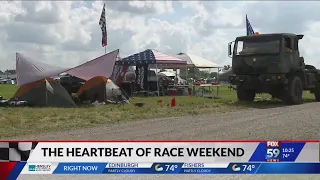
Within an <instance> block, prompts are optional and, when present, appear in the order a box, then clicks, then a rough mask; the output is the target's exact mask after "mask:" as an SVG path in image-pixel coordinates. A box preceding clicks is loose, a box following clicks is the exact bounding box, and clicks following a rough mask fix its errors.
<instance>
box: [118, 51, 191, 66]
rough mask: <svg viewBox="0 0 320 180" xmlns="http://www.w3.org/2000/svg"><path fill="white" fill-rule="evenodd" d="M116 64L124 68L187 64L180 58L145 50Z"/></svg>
mask: <svg viewBox="0 0 320 180" xmlns="http://www.w3.org/2000/svg"><path fill="white" fill-rule="evenodd" d="M117 64H119V65H125V66H135V65H140V64H159V65H166V64H172V65H184V64H187V62H186V60H182V59H180V58H177V57H174V56H170V55H168V54H165V53H162V52H159V51H156V50H153V49H147V50H145V51H142V52H139V53H136V54H133V55H131V56H128V57H126V58H123V59H121V60H119V61H117Z"/></svg>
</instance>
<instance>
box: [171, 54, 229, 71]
mask: <svg viewBox="0 0 320 180" xmlns="http://www.w3.org/2000/svg"><path fill="white" fill-rule="evenodd" d="M175 57H177V58H180V59H183V60H185V61H187V66H188V67H196V68H222V67H223V66H221V65H219V64H216V63H214V62H211V61H209V60H207V59H204V58H202V57H200V56H196V55H193V54H190V53H179V54H177V55H175Z"/></svg>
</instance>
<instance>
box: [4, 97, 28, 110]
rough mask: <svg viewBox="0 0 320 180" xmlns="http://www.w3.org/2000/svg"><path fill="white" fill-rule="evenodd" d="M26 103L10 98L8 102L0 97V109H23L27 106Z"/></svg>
mask: <svg viewBox="0 0 320 180" xmlns="http://www.w3.org/2000/svg"><path fill="white" fill-rule="evenodd" d="M27 105H28V104H27V101H21V100H19V99H14V98H11V99H9V100H7V99H4V98H3V97H2V96H0V107H7V106H14V107H24V106H27Z"/></svg>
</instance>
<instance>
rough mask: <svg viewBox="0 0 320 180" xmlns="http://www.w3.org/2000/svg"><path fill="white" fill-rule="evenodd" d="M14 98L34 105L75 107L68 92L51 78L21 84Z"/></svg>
mask: <svg viewBox="0 0 320 180" xmlns="http://www.w3.org/2000/svg"><path fill="white" fill-rule="evenodd" d="M13 98H18V99H21V100H24V101H27V103H28V105H33V106H52V107H75V106H76V104H75V103H74V101H73V100H72V98H71V96H70V95H69V94H68V92H67V91H66V90H65V89H64V88H63V87H62V86H61V85H60V84H59V83H58V82H56V81H54V80H53V79H51V78H48V79H42V80H39V81H35V82H32V83H28V84H24V85H22V86H20V88H19V89H18V91H17V92H16V93H15V95H14V96H13Z"/></svg>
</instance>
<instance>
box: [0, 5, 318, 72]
mask: <svg viewBox="0 0 320 180" xmlns="http://www.w3.org/2000/svg"><path fill="white" fill-rule="evenodd" d="M103 3H106V16H107V17H106V18H107V31H108V46H107V52H110V51H113V50H116V49H120V56H121V57H125V56H128V55H131V54H134V53H136V52H140V51H143V50H145V49H148V48H150V49H157V50H159V51H161V52H164V53H167V54H177V53H180V52H187V53H192V54H195V55H198V56H202V57H204V58H206V59H208V60H210V61H213V62H215V63H217V64H220V65H231V59H230V58H229V57H228V55H227V50H228V47H227V44H228V42H231V41H233V40H234V39H235V38H236V37H237V36H243V35H246V28H245V16H246V14H247V15H248V19H249V21H250V23H251V25H252V27H253V29H254V30H255V31H256V32H259V33H260V34H262V33H296V34H304V35H305V36H304V38H303V39H302V40H301V42H300V52H301V55H302V56H304V59H305V62H306V63H308V64H312V65H315V66H316V67H318V68H319V66H320V61H319V60H318V58H319V57H320V51H318V48H320V35H319V32H320V15H319V13H318V11H319V8H320V2H317V1H310V2H308V1H293V2H290V1H281V2H279V1H263V2H255V1H149V2H148V1H107V2H103V1H1V2H0V70H6V69H14V68H15V53H16V52H19V53H22V54H24V55H25V56H28V57H31V58H33V59H35V60H37V61H41V62H44V63H47V64H50V65H56V66H60V67H74V66H77V65H79V64H81V63H83V62H87V61H89V60H91V59H94V58H96V57H98V56H101V55H103V54H104V48H102V46H101V29H100V26H99V24H98V22H99V19H100V15H101V11H102V7H103Z"/></svg>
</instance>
